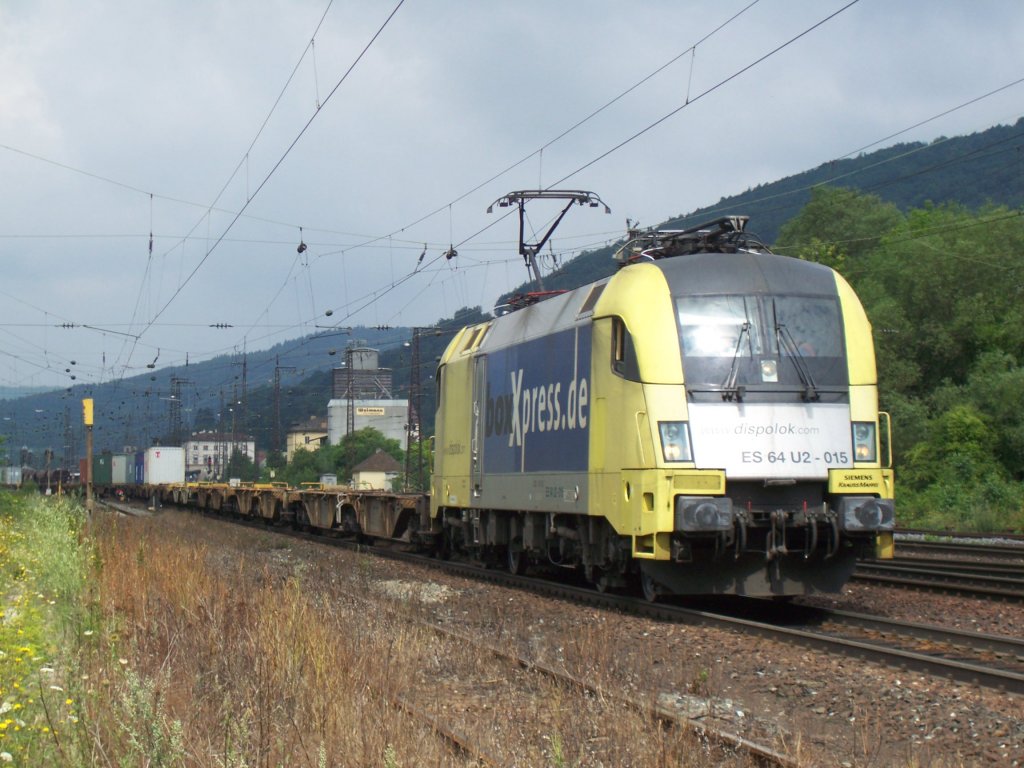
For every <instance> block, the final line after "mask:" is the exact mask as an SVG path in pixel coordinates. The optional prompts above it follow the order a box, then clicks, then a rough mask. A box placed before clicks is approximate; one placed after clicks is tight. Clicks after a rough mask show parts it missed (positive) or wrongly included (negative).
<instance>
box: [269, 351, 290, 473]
mask: <svg viewBox="0 0 1024 768" xmlns="http://www.w3.org/2000/svg"><path fill="white" fill-rule="evenodd" d="M294 370H295V366H294V365H281V356H280V355H278V356H277V357H276V358H275V365H274V448H275V449H277V451H278V453H283V452H284V448H283V447H282V445H281V437H282V435H281V371H294Z"/></svg>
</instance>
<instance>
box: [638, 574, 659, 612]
mask: <svg viewBox="0 0 1024 768" xmlns="http://www.w3.org/2000/svg"><path fill="white" fill-rule="evenodd" d="M640 591H641V592H643V595H644V600H646V601H647V602H649V603H656V602H658V584H657V582H656V581H655V580H654V579H653V578H651V577H650V576H649V575H648V573H647V571H645V570H643V569H642V568H641V569H640Z"/></svg>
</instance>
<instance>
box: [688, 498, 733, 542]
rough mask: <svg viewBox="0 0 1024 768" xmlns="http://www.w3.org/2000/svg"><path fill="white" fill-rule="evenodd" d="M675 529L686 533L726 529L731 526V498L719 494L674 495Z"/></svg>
mask: <svg viewBox="0 0 1024 768" xmlns="http://www.w3.org/2000/svg"><path fill="white" fill-rule="evenodd" d="M675 523H676V524H675V529H676V530H677V531H685V532H686V533H707V532H713V531H728V530H729V529H730V528H732V523H733V512H732V499H727V498H724V497H720V496H676V520H675Z"/></svg>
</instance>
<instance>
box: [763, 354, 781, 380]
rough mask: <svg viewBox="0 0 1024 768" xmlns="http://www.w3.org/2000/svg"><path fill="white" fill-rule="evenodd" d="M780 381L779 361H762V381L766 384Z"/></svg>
mask: <svg viewBox="0 0 1024 768" xmlns="http://www.w3.org/2000/svg"><path fill="white" fill-rule="evenodd" d="M778 380H779V361H778V360H762V361H761V381H763V382H765V383H772V382H776V381H778Z"/></svg>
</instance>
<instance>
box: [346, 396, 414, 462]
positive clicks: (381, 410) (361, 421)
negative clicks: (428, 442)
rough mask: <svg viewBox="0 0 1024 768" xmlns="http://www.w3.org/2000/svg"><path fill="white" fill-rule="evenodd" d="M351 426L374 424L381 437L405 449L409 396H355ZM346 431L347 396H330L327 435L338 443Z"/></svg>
mask: <svg viewBox="0 0 1024 768" xmlns="http://www.w3.org/2000/svg"><path fill="white" fill-rule="evenodd" d="M353 406H354V414H353V430H354V431H356V432H358V431H359V430H360V429H365V428H366V427H373V428H374V429H376V430H377V431H378V432H380V433H382V434H383V435H384V437H387V438H391V439H393V440H397V441H398V444H399V445H401V446H402V450H403V451H404V450H405V449H406V445H407V444H408V442H409V441H408V435H407V434H406V428H405V425H406V423H407V422H408V419H409V401H408V400H356V401H354V403H353ZM347 433H348V400H331V402H329V403H328V404H327V439H328V440H329V441H330V444H331V445H337V444H338V443H340V442H341V438H343V437H344V436H345V435H346V434H347Z"/></svg>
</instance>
